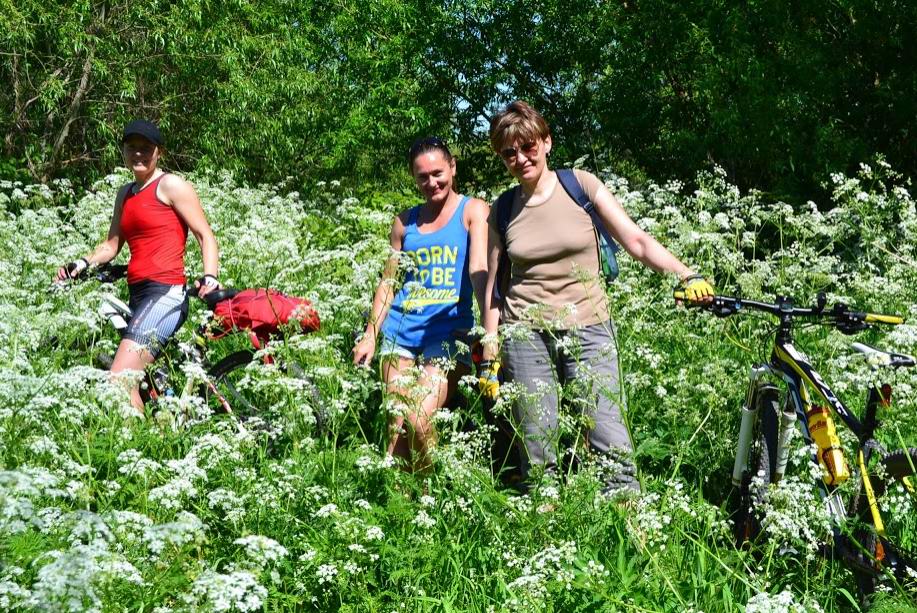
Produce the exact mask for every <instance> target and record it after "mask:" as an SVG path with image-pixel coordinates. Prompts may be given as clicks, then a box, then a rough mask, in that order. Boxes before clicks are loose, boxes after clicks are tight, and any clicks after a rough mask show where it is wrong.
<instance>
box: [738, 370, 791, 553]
mask: <svg viewBox="0 0 917 613" xmlns="http://www.w3.org/2000/svg"><path fill="white" fill-rule="evenodd" d="M754 403H755V407H756V416H757V417H756V419H755V425H754V429H753V430H752V446H751V450H750V451H749V457H748V468H746V469H745V472H744V473H742V482H741V483H740V485H739V507H738V509H737V511H736V513H735V516H734V526H735V528H734V530H735V537H736V541H737V543H738V544H739V545H740V546H742V545H745V544H748V543H755V542H759V541H761V540H762V538H763V535H762V532H761V507H762V506H763V504H764V501H765V496H766V495H767V487H768V485H769V484H771V483H773V482H774V476H775V473H776V468H777V437H778V434H779V426H780V418H779V415H780V392H779V391H778V390H777V388H776V387H774V386H773V385H761V386H759V387H758V389H757V390H756V391H755V394H754ZM757 476H760V481H758V480H756V479H755V477H757Z"/></svg>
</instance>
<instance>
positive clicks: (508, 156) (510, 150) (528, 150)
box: [500, 141, 538, 162]
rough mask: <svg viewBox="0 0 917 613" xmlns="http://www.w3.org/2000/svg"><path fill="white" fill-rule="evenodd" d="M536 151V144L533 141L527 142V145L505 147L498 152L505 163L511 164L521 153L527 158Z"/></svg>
mask: <svg viewBox="0 0 917 613" xmlns="http://www.w3.org/2000/svg"><path fill="white" fill-rule="evenodd" d="M536 151H538V143H537V142H535V141H529V142H527V143H522V144H521V145H519V146H518V147H507V148H505V149H502V150H501V151H500V157H502V158H503V159H504V160H506V161H507V162H512V161H513V160H515V159H516V156H517V155H519V153H520V152H521V153H522V155H524V156H525V157H527V158H530V157H532V156H533V155H534V154H535V152H536Z"/></svg>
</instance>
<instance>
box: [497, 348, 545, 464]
mask: <svg viewBox="0 0 917 613" xmlns="http://www.w3.org/2000/svg"><path fill="white" fill-rule="evenodd" d="M552 354H553V343H552V341H551V339H550V337H549V336H548V335H547V334H543V333H539V332H535V331H530V332H529V333H528V338H525V339H507V340H506V342H505V343H504V345H503V368H504V373H505V375H506V381H507V382H514V383H518V384H520V385H521V386H522V387H523V388H524V392H523V393H522V394H521V395H520V396H519V398H517V399H516V400H515V402H514V403H513V415H514V417H515V419H516V423H517V424H518V426H519V427H520V428H521V430H522V433H521V434H522V445H523V446H524V448H523V449H522V450H521V451H522V453H521V456H522V458H521V464H522V466H521V467H520V468H521V473H522V478H523V479H527V478H528V476H529V471H530V470H531V468H532V467H533V466H543V467H544V468H545V469H546V470H549V469H553V468H554V467H555V466H556V465H557V407H558V393H557V386H558V380H557V375H556V372H555V370H554V360H553V358H552Z"/></svg>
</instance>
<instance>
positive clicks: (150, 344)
mask: <svg viewBox="0 0 917 613" xmlns="http://www.w3.org/2000/svg"><path fill="white" fill-rule="evenodd" d="M162 143H163V141H162V136H161V134H160V132H159V129H158V128H157V127H156V125H155V124H153V123H151V122H149V121H145V120H139V119H138V120H134V121H132V122H130V123H129V124H128V125H127V126H126V127H125V128H124V135H123V137H122V139H121V153H122V155H123V156H124V163H125V164H126V165H127V167H128V168H130V169H131V171H132V172H133V173H134V181H133V182H131V183H129V184H127V185H125V186H123V187H122V188H121V189H120V190H119V191H118V195H117V197H116V198H115V208H114V212H113V213H112V217H111V226H110V227H109V230H108V238H107V239H106V240H105V241H103V242H102V243H101V244H100V245H99V246H98V247H96V248H95V250H94V251H93V252H92V253H90V254H89V255H87V256H86V257H83V258H80V259H79V260H77V261H76V262H73V263H71V264H70V265H68V266H65V267H62V268H61V269H60V270H58V272H57V279H58V280H64V279H66V278H68V277H71V276H76V275H78V274H80V273H81V272H83V271H84V270H85V269H86V268H87V267H89V266H90V265H98V264H104V263H106V262H109V261H111V260H112V259H114V258H115V256H117V255H118V253H119V252H120V251H121V247H122V246H123V245H124V243H125V242H126V243H127V244H128V247H129V248H130V252H131V259H130V261H129V262H128V267H127V283H128V287H129V289H130V297H131V299H130V306H131V309H132V310H133V312H134V316H133V318H132V319H131V323H130V326H129V327H128V329H127V331H126V332H125V334H124V335H123V337H122V340H121V344H120V345H119V346H118V352H117V353H116V354H115V359H114V362H113V363H112V366H111V371H112V372H113V373H118V372H122V371H131V370H143V369H144V368H145V367H146V366H147V365H148V364H150V363H151V362H152V361H153V360H154V359H155V358H156V355H157V354H158V353H159V350H160V349H161V348H162V346H163V345H164V344H165V343H166V342H168V340H169V338H170V337H171V336H172V335H173V334H174V333H175V331H176V330H177V329H178V328H179V327H180V326H181V324H182V323H183V322H184V319H185V316H186V315H187V308H188V302H187V296H186V294H185V290H184V288H185V242H186V240H187V238H188V231H189V230H190V231H191V233H192V234H193V235H194V237H195V238H196V239H197V242H198V244H199V245H200V247H201V252H202V254H203V259H204V276H203V277H201V278H200V279H199V280H198V281H197V282H196V285H197V287H198V295H200V296H204V295H205V294H208V293H209V292H211V291H213V290H216V289H219V287H220V284H219V281H217V272H218V268H219V251H218V249H217V243H216V239H215V238H214V236H213V231H212V230H211V229H210V224H208V223H207V218H206V217H205V216H204V211H203V209H202V208H201V203H200V200H199V199H198V197H197V193H196V192H195V191H194V187H192V185H191V184H190V183H188V182H187V181H185V180H184V179H182V178H181V177H179V176H177V175H173V174H169V173H166V172H164V171H163V170H162V169H161V168H159V159H160V156H161V155H162ZM68 271H69V272H68ZM130 394H131V404H132V405H133V406H134V409H135V410H136V411H137V412H138V413H139V414H140V415H141V416H142V415H143V401H142V400H141V398H140V393H139V390H138V388H137V385H136V384H134V385H132V386H131V389H130Z"/></svg>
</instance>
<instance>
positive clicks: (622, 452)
mask: <svg viewBox="0 0 917 613" xmlns="http://www.w3.org/2000/svg"><path fill="white" fill-rule="evenodd" d="M613 334H614V328H613V326H612V323H611V321H608V322H606V323H602V324H596V325H593V326H586V327H583V328H580V329H578V330H575V331H573V330H532V331H530V332H529V333H528V337H527V338H523V339H519V338H515V339H507V340H506V341H505V342H504V344H503V367H504V375H505V377H506V381H508V382H516V383H517V384H520V385H521V386H522V387H523V388H524V389H525V392H524V393H522V394H521V395H520V396H519V397H518V398H517V399H516V400H515V402H514V403H513V415H514V417H515V419H516V422H517V424H518V427H519V428H520V429H521V435H522V444H523V447H524V449H522V453H521V455H522V467H521V468H522V474H523V477H528V473H529V470H530V468H531V467H532V466H533V465H540V466H543V467H544V468H545V469H551V468H553V467H554V466H556V463H557V455H558V438H559V436H558V405H559V400H560V390H561V386H564V387H565V399H566V400H568V401H569V402H571V403H572V404H573V406H574V407H575V408H577V409H579V410H580V411H581V412H582V413H583V414H584V415H585V416H586V417H587V422H591V425H592V427H591V428H589V429H588V431H587V433H586V435H587V437H588V442H589V445H590V446H591V447H592V448H593V449H595V450H597V451H599V452H601V453H608V454H611V455H614V456H624V457H626V456H627V454H629V453H630V452H632V451H633V448H634V447H633V444H632V442H631V440H630V433H629V432H628V431H627V427H626V426H625V425H624V420H623V418H622V416H621V409H622V407H624V406H625V402H624V391H623V386H622V385H621V372H620V369H619V368H618V355H617V350H616V347H615V339H614V336H613ZM624 463H625V464H626V465H627V468H625V470H624V472H625V473H626V474H623V475H620V476H619V478H618V481H620V483H621V485H623V486H625V487H635V485H636V483H635V481H634V478H633V474H634V470H633V464H632V463H631V462H630V460H629V459H624Z"/></svg>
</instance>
